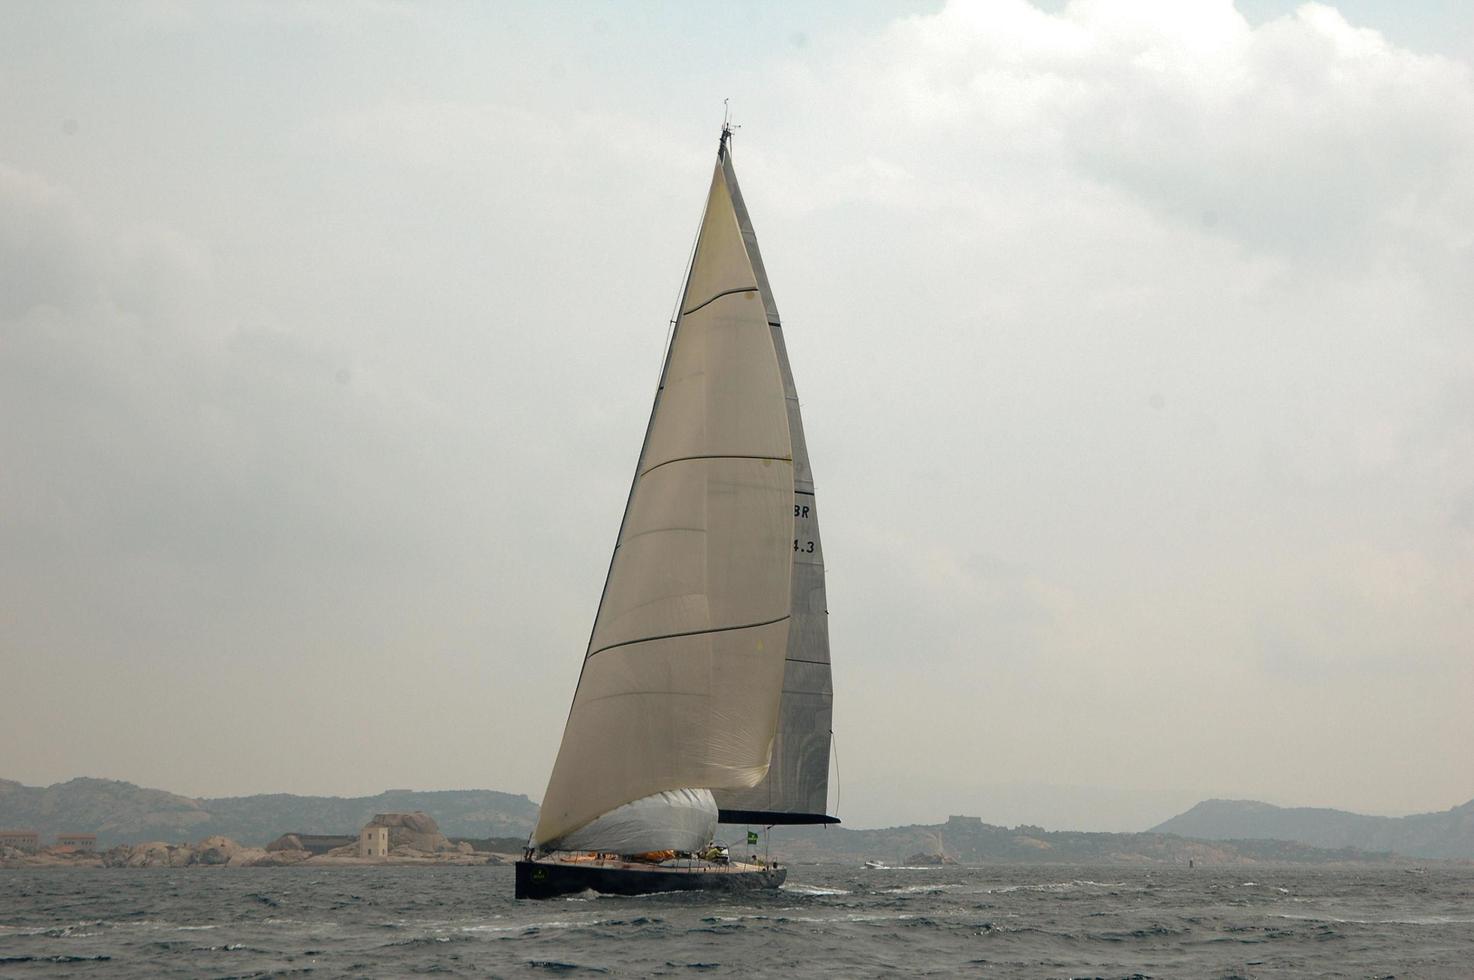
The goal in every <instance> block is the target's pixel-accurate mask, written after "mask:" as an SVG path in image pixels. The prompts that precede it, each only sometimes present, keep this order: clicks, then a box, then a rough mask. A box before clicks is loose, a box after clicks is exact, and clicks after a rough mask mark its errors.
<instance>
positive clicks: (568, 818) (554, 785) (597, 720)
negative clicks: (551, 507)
mask: <svg viewBox="0 0 1474 980" xmlns="http://www.w3.org/2000/svg"><path fill="white" fill-rule="evenodd" d="M793 490H794V476H793V451H792V445H791V443H790V438H789V430H788V413H787V408H786V406H785V399H784V384H783V376H782V372H781V371H780V368H779V364H778V356H777V353H776V351H775V349H774V345H773V337H772V333H771V330H770V327H769V324H768V318H767V314H766V311H765V306H764V302H763V298H762V295H761V292H760V290H759V288H758V283H757V278H756V276H755V274H754V271H753V264H752V262H751V260H750V259H749V257H748V253H747V249H746V247H745V245H744V242H743V237H742V231H741V227H740V225H739V222H738V219H737V216H736V212H735V210H734V206H733V200H732V195H731V193H730V191H729V190H728V187H727V181H726V179H725V177H724V173H723V168H722V161H718V164H717V168H716V172H715V173H714V175H713V178H712V184H711V191H710V193H709V195H708V197H707V206H706V214H705V216H704V218H703V219H702V226H701V232H700V235H699V237H698V239H697V246H696V252H695V256H694V257H693V259H692V264H691V271H690V274H689V276H688V278H687V281H686V289H685V294H684V296H683V298H682V301H681V305H680V315H679V317H678V319H677V322H676V325H675V329H674V330H673V332H672V335H671V343H670V349H669V350H668V351H667V354H666V366H665V371H664V374H663V376H662V379H661V386H660V390H659V391H658V393H657V394H656V399H655V406H654V408H653V410H652V413H651V418H650V427H649V429H648V431H647V432H646V436H645V446H644V449H643V451H642V452H641V456H640V463H639V466H638V468H637V471H636V476H635V480H634V485H633V487H632V488H631V491H630V498H629V502H628V504H627V505H626V508H625V517H624V522H623V524H622V526H621V528H620V534H619V541H618V543H617V544H616V546H615V552H614V559H613V561H612V562H611V564H610V569H609V578H608V580H607V581H606V583H605V586H604V597H603V600H602V601H601V603H600V605H599V612H598V616H597V617H596V619H595V623H594V630H593V636H592V638H591V639H590V641H589V647H588V651H587V653H586V655H585V658H584V666H583V672H582V674H581V675H580V677H579V683H578V690H577V692H576V693H575V694H574V699H573V707H572V709H571V710H570V712H569V716H568V723H567V726H566V727H565V728H564V731H563V742H562V744H561V746H560V747H559V749H558V758H557V761H556V762H555V763H554V766H553V772H552V776H551V777H550V778H549V781H548V789H547V793H546V794H544V797H543V805H542V810H541V813H540V814H539V816H538V824H537V828H536V829H535V830H534V832H533V843H534V844H535V845H537V846H540V847H543V848H545V849H553V848H557V847H559V846H567V847H569V848H573V847H575V846H576V847H577V848H578V849H588V850H605V849H607V850H624V849H625V848H624V846H622V845H626V844H627V842H628V840H629V839H630V838H629V835H628V833H627V831H628V826H627V822H626V821H624V820H623V818H622V817H619V818H616V819H613V820H606V821H603V825H605V826H614V827H616V828H617V832H614V833H611V834H609V835H601V833H600V832H599V825H597V824H596V821H598V820H599V818H600V817H602V816H604V815H606V814H611V812H612V811H615V810H618V809H620V808H624V807H626V805H627V804H632V803H635V802H636V801H643V800H646V798H648V797H655V796H658V795H659V794H662V793H667V792H669V791H680V790H719V789H739V788H743V787H751V786H755V785H757V784H758V783H760V782H761V781H762V780H763V778H764V777H765V776H766V775H767V772H768V766H769V760H770V758H771V756H772V750H773V739H774V733H775V731H776V729H777V724H778V710H779V700H780V696H781V692H782V686H783V676H784V655H785V651H786V650H787V645H788V624H789V614H790V602H791V597H790V584H791V583H790V576H791V568H792V544H791V542H792V538H793V529H794V518H793V512H792V510H791V501H792V498H793ZM707 800H709V794H708V795H707ZM658 803H659V801H651V802H650V803H648V804H644V805H642V806H641V807H632V808H627V809H625V810H623V811H622V812H623V813H635V812H639V811H641V810H648V808H649V807H653V806H657V805H658ZM706 806H707V803H706V801H705V800H703V801H700V803H699V805H697V806H696V808H697V809H705V807H706ZM711 819H712V821H713V823H714V820H715V813H714V807H713V808H712V815H711ZM575 832H577V833H575ZM698 843H702V842H698ZM665 846H690V845H684V842H682V844H680V845H678V842H676V841H670V842H668V843H666V845H665ZM626 852H627V851H626Z"/></svg>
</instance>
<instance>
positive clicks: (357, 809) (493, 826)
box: [0, 777, 537, 846]
mask: <svg viewBox="0 0 1474 980" xmlns="http://www.w3.org/2000/svg"><path fill="white" fill-rule="evenodd" d="M413 810H423V811H425V812H426V813H428V814H430V815H431V816H432V817H434V818H435V821H436V822H437V823H438V824H439V825H440V829H441V832H442V833H444V834H446V835H447V836H450V837H476V838H481V837H524V836H526V835H527V833H528V832H529V831H530V830H531V829H532V824H533V822H534V821H535V820H536V819H537V804H535V803H533V802H532V801H531V800H529V799H528V798H527V797H526V796H523V795H520V794H512V793H500V792H497V791H495V790H480V789H463V790H438V791H424V792H421V791H416V790H387V791H385V792H383V793H380V794H378V795H377V796H358V797H339V796H296V795H293V794H289V793H270V794H260V795H256V796H233V797H221V798H218V799H199V800H195V799H190V798H189V797H187V796H179V795H177V794H175V793H169V792H166V791H164V790H159V789H147V788H145V787H141V786H135V785H134V784H133V783H128V782H123V781H121V780H116V779H93V778H88V777H80V778H77V779H71V780H68V781H67V782H64V783H56V784H55V785H52V786H44V787H43V786H25V785H22V784H21V783H18V782H14V781H12V780H8V779H0V827H3V828H5V829H18V830H35V831H37V832H39V833H40V834H41V836H42V838H43V839H49V838H52V837H55V835H56V834H58V833H64V832H71V833H91V834H96V835H97V837H98V843H99V844H101V845H104V846H107V845H112V844H137V843H141V842H144V841H150V840H164V841H182V840H197V839H199V838H201V837H205V836H208V835H212V834H220V835H223V836H225V837H230V838H232V839H233V840H236V841H238V842H240V843H242V844H250V845H258V846H259V845H264V844H266V843H267V842H269V841H271V840H273V839H275V838H276V837H277V836H278V835H280V834H283V833H286V832H289V831H292V832H302V833H357V832H358V829H359V828H360V827H362V826H363V825H364V824H365V823H366V822H368V820H369V819H370V818H371V817H373V815H374V814H375V813H390V812H401V811H413Z"/></svg>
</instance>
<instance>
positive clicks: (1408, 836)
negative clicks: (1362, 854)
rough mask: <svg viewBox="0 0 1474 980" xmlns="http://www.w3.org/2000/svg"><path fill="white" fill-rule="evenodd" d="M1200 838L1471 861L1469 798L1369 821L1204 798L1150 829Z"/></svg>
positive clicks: (1473, 812) (1473, 825)
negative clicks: (1438, 809) (1458, 803)
mask: <svg viewBox="0 0 1474 980" xmlns="http://www.w3.org/2000/svg"><path fill="white" fill-rule="evenodd" d="M1152 830H1153V831H1155V832H1157V833H1163V834H1178V835H1180V836H1182V837H1193V838H1198V839H1200V840H1217V841H1234V840H1242V839H1248V838H1253V839H1259V840H1281V841H1297V842H1299V843H1302V844H1309V845H1312V846H1314V847H1354V848H1357V849H1359V850H1364V851H1395V852H1397V853H1398V854H1406V855H1408V856H1409V857H1425V858H1462V859H1464V860H1471V859H1474V800H1470V801H1469V802H1468V803H1465V804H1463V805H1462V806H1456V807H1454V808H1452V809H1450V810H1444V811H1442V812H1441V813H1415V814H1413V815H1412V816H1408V817H1371V816H1367V815H1365V814H1361V813H1348V812H1347V811H1345V810H1331V809H1326V808H1322V807H1279V806H1274V805H1272V804H1269V803H1260V802H1258V801H1257V800H1204V801H1203V802H1202V803H1199V804H1197V805H1196V806H1194V807H1193V808H1192V809H1191V810H1188V811H1187V812H1185V813H1180V814H1178V815H1177V816H1175V817H1173V818H1172V819H1171V820H1168V821H1166V822H1165V823H1161V824H1158V825H1157V826H1156V827H1153V828H1152Z"/></svg>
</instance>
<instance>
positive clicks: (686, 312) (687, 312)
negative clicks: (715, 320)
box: [681, 286, 759, 316]
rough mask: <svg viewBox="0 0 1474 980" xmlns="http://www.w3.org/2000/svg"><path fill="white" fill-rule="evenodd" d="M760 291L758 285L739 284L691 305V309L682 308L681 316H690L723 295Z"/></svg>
mask: <svg viewBox="0 0 1474 980" xmlns="http://www.w3.org/2000/svg"><path fill="white" fill-rule="evenodd" d="M758 291H759V290H758V288H757V287H756V286H738V287H737V288H735V289H724V290H722V291H721V292H719V293H717V294H716V295H715V296H713V297H712V298H711V299H709V300H707V301H706V302H705V303H699V304H697V305H696V306H693V307H691V308H690V309H689V310H682V311H681V316H690V315H691V314H692V313H695V312H696V311H697V310H699V309H701V308H702V307H703V306H710V305H711V304H713V303H715V302H716V301H717V300H719V299H721V298H722V297H723V296H731V295H732V294H733V293H756V292H758Z"/></svg>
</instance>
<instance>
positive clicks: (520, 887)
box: [517, 861, 788, 898]
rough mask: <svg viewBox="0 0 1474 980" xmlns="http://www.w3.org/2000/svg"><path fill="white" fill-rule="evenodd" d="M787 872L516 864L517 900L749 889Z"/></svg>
mask: <svg viewBox="0 0 1474 980" xmlns="http://www.w3.org/2000/svg"><path fill="white" fill-rule="evenodd" d="M787 877H788V869H787V868H762V867H758V866H756V865H744V866H741V868H740V869H739V868H730V869H722V870H710V871H708V870H704V869H699V868H689V869H688V868H661V867H658V866H656V865H638V864H630V863H626V862H623V861H619V862H592V861H590V862H578V863H571V862H564V861H518V862H517V897H518V898H557V897H558V896H559V895H576V894H578V893H579V892H582V891H589V890H593V891H596V892H601V893H602V894H605V895H649V894H651V893H653V892H685V891H746V890H750V889H754V888H777V887H778V886H779V885H781V884H783V882H784V880H785V879H786V878H787Z"/></svg>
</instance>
